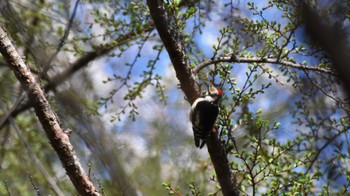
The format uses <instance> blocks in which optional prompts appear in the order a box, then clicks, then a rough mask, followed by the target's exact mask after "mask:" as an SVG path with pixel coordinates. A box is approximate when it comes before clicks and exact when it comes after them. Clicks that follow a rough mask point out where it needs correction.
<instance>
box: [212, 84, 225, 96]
mask: <svg viewBox="0 0 350 196" xmlns="http://www.w3.org/2000/svg"><path fill="white" fill-rule="evenodd" d="M209 94H211V95H215V94H217V95H219V96H222V95H223V94H224V91H223V90H222V88H216V87H215V86H213V85H210V87H209Z"/></svg>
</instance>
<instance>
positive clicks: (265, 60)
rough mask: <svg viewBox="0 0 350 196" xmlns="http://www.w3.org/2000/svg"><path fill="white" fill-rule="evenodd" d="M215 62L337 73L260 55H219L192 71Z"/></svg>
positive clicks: (197, 70)
mask: <svg viewBox="0 0 350 196" xmlns="http://www.w3.org/2000/svg"><path fill="white" fill-rule="evenodd" d="M216 63H269V64H278V65H284V66H287V67H291V68H295V69H300V70H310V71H316V72H321V73H326V74H330V75H334V76H336V75H337V74H336V73H335V71H334V70H331V69H326V68H322V67H317V66H305V65H302V64H299V63H296V62H293V61H287V60H278V59H276V58H266V57H264V58H261V57H235V58H232V56H230V57H219V58H217V59H213V60H207V61H203V62H202V63H200V64H199V65H198V66H197V67H196V68H195V69H194V71H193V72H194V73H195V74H197V73H199V71H201V70H202V69H204V68H205V67H207V66H209V65H213V64H216Z"/></svg>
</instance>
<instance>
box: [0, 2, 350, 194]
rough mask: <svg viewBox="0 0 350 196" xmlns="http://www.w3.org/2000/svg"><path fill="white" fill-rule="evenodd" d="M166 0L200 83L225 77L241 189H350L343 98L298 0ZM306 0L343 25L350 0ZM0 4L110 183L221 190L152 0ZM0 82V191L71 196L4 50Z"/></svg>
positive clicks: (224, 135)
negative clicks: (199, 144) (200, 145)
mask: <svg viewBox="0 0 350 196" xmlns="http://www.w3.org/2000/svg"><path fill="white" fill-rule="evenodd" d="M165 2H166V3H165V4H166V10H167V13H168V16H169V21H167V22H168V23H169V24H170V25H171V29H170V31H171V32H172V34H173V36H174V38H175V39H176V40H178V42H179V44H181V45H182V46H183V47H184V50H185V51H186V54H187V58H188V61H189V63H190V65H191V66H192V67H193V72H194V74H195V76H196V78H197V80H198V84H199V85H200V87H201V90H202V91H205V90H206V88H207V87H206V84H208V81H209V80H212V81H214V82H215V83H221V84H223V87H224V91H225V97H224V99H223V101H222V102H221V106H220V107H221V111H220V117H219V120H218V123H217V126H218V128H219V129H218V130H219V133H220V137H221V139H222V142H223V144H224V145H225V148H226V151H227V153H228V157H229V160H230V164H231V169H232V172H233V173H234V176H235V177H236V179H237V181H238V185H239V188H240V190H241V194H242V195H263V194H264V195H283V194H284V195H289V194H301V195H304V194H312V193H316V194H324V195H332V194H340V195H342V194H345V193H346V192H348V189H349V186H350V184H349V177H350V175H349V174H350V173H349V172H350V167H349V163H350V162H349V150H350V144H349V139H350V138H349V135H348V130H349V111H350V110H349V107H348V100H347V99H346V95H345V93H344V91H343V89H342V87H341V85H340V81H339V78H338V77H337V74H336V73H335V71H334V65H333V64H332V62H331V61H330V58H329V55H328V54H327V52H325V51H324V50H323V49H322V47H321V46H320V45H319V44H318V43H317V42H315V41H313V40H312V39H311V38H310V37H309V36H308V34H307V32H306V30H305V26H304V19H303V16H302V14H301V12H302V6H303V4H302V1H299V0H271V1H217V2H215V1H196V0H194V1H165ZM308 5H309V6H310V7H311V8H312V9H314V10H316V11H317V13H319V15H320V17H322V18H323V19H324V21H325V22H327V23H329V24H331V25H334V26H339V27H341V29H342V30H343V31H342V32H340V34H341V35H347V33H348V30H349V24H350V23H349V5H348V1H341V0H337V1H326V0H324V1H323V0H315V1H310V2H309V4H308ZM0 15H1V19H0V22H1V24H2V25H3V26H4V28H5V29H6V30H7V33H8V34H9V36H10V37H11V38H12V40H13V43H14V45H15V46H16V47H17V49H18V51H19V52H20V53H21V54H22V56H23V58H24V60H25V62H26V63H27V65H28V66H29V67H30V68H31V70H32V72H33V73H35V74H37V75H38V78H39V79H40V82H41V84H42V86H43V87H44V88H45V89H46V90H47V96H48V98H49V100H50V103H51V104H52V106H53V107H54V109H55V111H56V112H57V115H58V116H59V118H60V120H61V124H62V125H63V127H67V128H70V129H72V130H73V132H72V135H71V140H72V142H73V145H74V146H75V149H76V151H77V152H78V156H79V158H80V160H81V162H82V164H83V166H84V167H85V168H86V171H87V172H88V174H89V176H90V178H91V179H92V180H93V181H94V182H95V184H96V185H97V186H98V188H99V191H100V192H101V193H103V194H105V195H167V194H172V195H209V194H212V195H220V194H221V193H220V187H219V185H218V183H217V179H216V177H215V173H214V170H213V167H212V165H211V162H210V159H209V157H208V154H207V151H206V150H204V149H203V150H198V149H196V148H195V147H194V142H193V135H192V130H191V125H190V122H189V121H188V112H189V109H190V107H189V105H188V103H187V101H186V98H185V97H184V95H183V93H182V92H181V90H180V89H179V88H178V80H177V79H176V76H175V73H174V71H173V68H172V65H171V63H170V61H169V58H168V55H167V53H166V51H165V49H164V48H163V44H162V43H161V41H160V39H159V38H158V35H157V32H156V31H155V29H154V27H153V23H152V21H151V18H150V15H149V10H148V8H147V5H146V3H145V1H122V0H121V1H116V0H113V1H110V0H109V1H104V0H85V1H69V0H58V1H50V0H40V1H32V0H3V1H1V2H0ZM344 40H345V41H346V42H347V41H348V40H347V39H344ZM0 92H1V93H0V115H1V118H0V123H1V124H0V125H1V129H0V182H1V183H0V195H6V194H8V195H10V194H11V195H33V194H35V193H36V194H45V195H46V194H52V195H74V194H76V191H75V190H74V187H73V186H72V184H71V182H70V181H69V179H68V178H67V176H66V175H65V171H64V170H63V169H62V166H61V163H60V161H59V160H58V159H57V157H56V155H55V153H54V151H53V150H52V148H51V146H50V145H49V143H48V141H47V139H46V137H45V134H44V132H43V130H42V128H41V125H40V123H39V122H38V120H37V118H36V116H35V115H34V112H33V111H32V109H30V108H29V107H28V104H26V103H27V102H28V100H26V98H23V97H21V94H22V88H21V87H20V85H19V82H18V81H17V80H16V78H15V77H14V75H13V73H12V72H11V70H10V69H9V68H8V67H7V65H6V63H5V61H4V60H3V59H2V57H0ZM10 112H11V113H10ZM8 114H11V115H8ZM5 119H6V121H5Z"/></svg>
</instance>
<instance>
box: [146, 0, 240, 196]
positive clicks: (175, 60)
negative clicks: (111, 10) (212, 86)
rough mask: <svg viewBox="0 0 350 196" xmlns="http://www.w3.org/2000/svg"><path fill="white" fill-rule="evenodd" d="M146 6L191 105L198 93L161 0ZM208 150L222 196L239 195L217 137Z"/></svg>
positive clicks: (153, 1) (154, 0)
mask: <svg viewBox="0 0 350 196" xmlns="http://www.w3.org/2000/svg"><path fill="white" fill-rule="evenodd" d="M147 4H148V7H149V9H150V13H151V17H152V19H153V21H154V24H155V27H156V29H157V31H158V34H159V36H160V38H161V40H162V42H163V44H164V46H165V48H166V50H167V52H168V54H169V57H170V60H171V62H172V64H173V66H174V69H175V72H176V77H177V78H178V79H179V81H180V85H181V89H182V91H183V92H184V93H185V95H186V97H187V99H188V101H189V103H193V102H194V101H195V99H196V98H198V97H199V95H200V92H199V90H198V86H197V84H196V82H195V79H194V76H193V74H192V70H191V68H190V66H189V65H188V61H187V58H186V55H185V52H184V50H183V48H182V46H181V44H180V43H179V42H178V41H177V40H176V39H175V38H174V35H173V34H172V33H171V27H170V26H169V24H168V21H169V20H168V17H167V14H166V12H165V10H164V4H163V0H147ZM207 146H208V152H209V154H210V158H211V161H212V163H213V166H214V168H215V172H216V176H217V179H218V181H219V183H220V186H221V189H222V193H223V195H225V196H236V195H239V190H238V188H237V185H236V179H235V178H234V177H233V176H232V173H231V170H230V165H229V162H228V159H227V155H226V153H225V149H224V147H223V145H222V144H221V142H220V140H219V139H218V137H217V135H215V136H212V137H210V138H209V139H208V141H207Z"/></svg>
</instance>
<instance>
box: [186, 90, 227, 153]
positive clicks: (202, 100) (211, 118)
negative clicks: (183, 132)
mask: <svg viewBox="0 0 350 196" xmlns="http://www.w3.org/2000/svg"><path fill="white" fill-rule="evenodd" d="M222 94H223V91H222V89H221V88H215V87H214V86H210V88H209V92H208V93H207V94H206V95H204V96H202V97H199V98H198V99H196V100H195V101H194V102H193V104H192V107H191V111H190V121H191V122H192V129H193V135H194V142H195V144H196V147H199V148H203V146H204V145H205V140H206V139H207V138H209V136H210V134H211V132H212V129H213V127H214V123H215V121H216V119H217V117H218V114H219V106H218V102H219V101H220V99H221V97H222ZM200 140H202V143H200Z"/></svg>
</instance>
